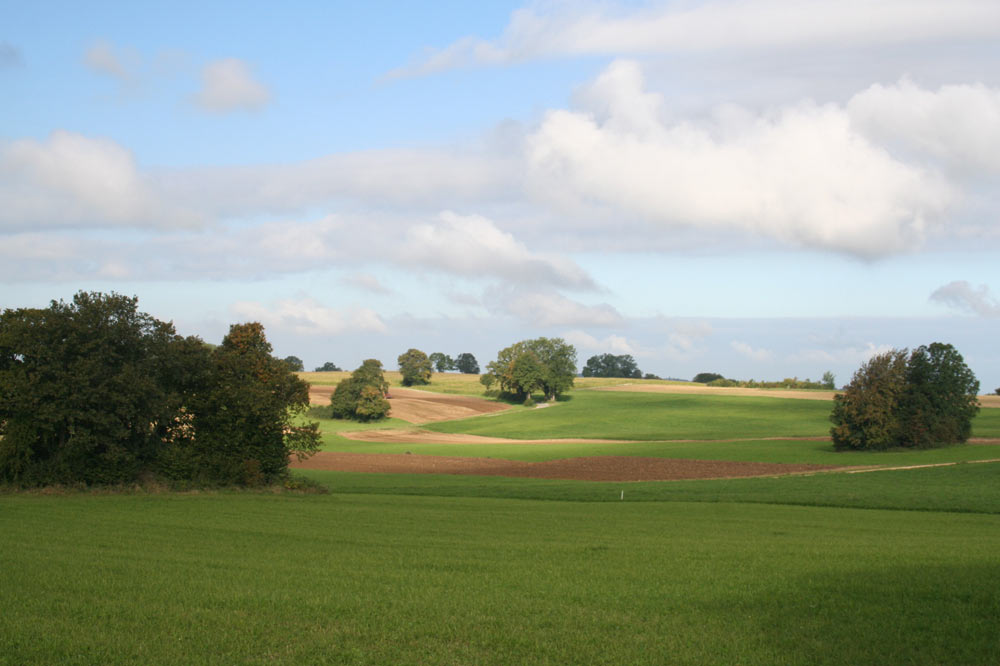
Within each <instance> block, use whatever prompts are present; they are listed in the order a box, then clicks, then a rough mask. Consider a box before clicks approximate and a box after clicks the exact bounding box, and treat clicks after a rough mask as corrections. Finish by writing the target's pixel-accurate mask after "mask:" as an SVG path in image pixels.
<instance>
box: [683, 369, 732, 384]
mask: <svg viewBox="0 0 1000 666" xmlns="http://www.w3.org/2000/svg"><path fill="white" fill-rule="evenodd" d="M716 379H725V377H723V376H722V375H720V374H719V373H717V372H699V373H698V374H697V375H695V376H694V379H692V380H691V381H693V382H694V383H695V384H707V383H709V382H712V381H715V380H716Z"/></svg>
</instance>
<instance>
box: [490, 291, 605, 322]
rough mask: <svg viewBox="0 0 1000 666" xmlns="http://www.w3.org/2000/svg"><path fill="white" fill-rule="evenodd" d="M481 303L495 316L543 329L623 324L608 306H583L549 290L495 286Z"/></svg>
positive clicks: (603, 304) (600, 304)
mask: <svg viewBox="0 0 1000 666" xmlns="http://www.w3.org/2000/svg"><path fill="white" fill-rule="evenodd" d="M483 302H484V304H485V306H486V308H487V309H488V310H489V311H490V312H492V313H494V314H497V315H512V316H514V317H517V318H518V319H521V320H522V321H525V322H528V323H530V324H533V325H535V326H542V327H555V326H582V327H607V326H617V325H619V324H621V323H623V321H624V319H623V317H622V315H621V313H619V312H618V310H616V309H615V308H614V307H612V306H611V305H609V304H607V303H599V304H597V305H586V304H584V303H580V302H579V301H575V300H573V299H571V298H567V297H566V296H564V295H562V294H560V293H558V292H556V291H555V290H552V289H543V288H526V287H514V286H503V287H501V286H496V287H491V288H489V289H487V290H486V294H485V295H484V296H483Z"/></svg>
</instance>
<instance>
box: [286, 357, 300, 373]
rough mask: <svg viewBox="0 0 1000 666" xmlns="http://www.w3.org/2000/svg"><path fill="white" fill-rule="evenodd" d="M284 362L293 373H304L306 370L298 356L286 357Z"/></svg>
mask: <svg viewBox="0 0 1000 666" xmlns="http://www.w3.org/2000/svg"><path fill="white" fill-rule="evenodd" d="M283 360H284V361H285V364H287V365H288V369H289V370H291V371H292V372H302V371H304V370H305V369H306V366H305V364H304V363H303V362H302V359H301V358H299V357H298V356H286V357H285V358H284V359H283Z"/></svg>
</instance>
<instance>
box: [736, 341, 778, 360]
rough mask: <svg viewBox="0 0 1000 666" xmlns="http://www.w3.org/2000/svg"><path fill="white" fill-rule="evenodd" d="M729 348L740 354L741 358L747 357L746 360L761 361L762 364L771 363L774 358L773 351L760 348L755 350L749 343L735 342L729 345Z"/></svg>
mask: <svg viewBox="0 0 1000 666" xmlns="http://www.w3.org/2000/svg"><path fill="white" fill-rule="evenodd" d="M729 346H730V347H732V348H733V349H734V350H735V351H736V353H738V354H740V355H741V356H745V357H746V358H748V359H750V360H752V361H760V362H763V361H770V360H771V357H772V353H771V350H769V349H764V348H763V347H758V348H756V349H755V348H753V347H751V346H750V345H748V344H747V343H745V342H740V341H738V340H733V341H732V342H730V343H729Z"/></svg>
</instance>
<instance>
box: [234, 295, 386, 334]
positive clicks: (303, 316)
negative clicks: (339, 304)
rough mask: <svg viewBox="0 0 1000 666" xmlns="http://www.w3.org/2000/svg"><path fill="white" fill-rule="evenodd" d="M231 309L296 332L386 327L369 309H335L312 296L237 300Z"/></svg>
mask: <svg viewBox="0 0 1000 666" xmlns="http://www.w3.org/2000/svg"><path fill="white" fill-rule="evenodd" d="M231 310H232V313H233V314H234V315H235V316H237V317H242V318H244V319H247V320H253V321H259V322H261V323H262V324H264V326H265V327H267V328H274V329H277V330H279V331H289V332H292V333H294V334H296V335H306V336H316V335H338V334H340V333H347V332H350V333H357V332H370V333H384V332H386V331H387V330H388V329H387V327H386V325H385V322H384V321H382V318H381V317H379V315H378V314H377V313H376V312H375V311H374V310H371V309H368V308H355V309H351V310H346V311H344V310H335V309H333V308H328V307H326V306H324V305H321V304H320V303H319V302H318V301H316V300H314V299H312V298H299V299H288V300H281V301H278V302H277V303H275V304H273V305H272V306H270V307H268V306H266V305H264V304H262V303H260V302H257V301H239V302H236V303H234V304H233V305H232V308H231Z"/></svg>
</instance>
